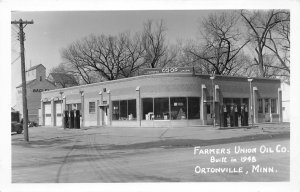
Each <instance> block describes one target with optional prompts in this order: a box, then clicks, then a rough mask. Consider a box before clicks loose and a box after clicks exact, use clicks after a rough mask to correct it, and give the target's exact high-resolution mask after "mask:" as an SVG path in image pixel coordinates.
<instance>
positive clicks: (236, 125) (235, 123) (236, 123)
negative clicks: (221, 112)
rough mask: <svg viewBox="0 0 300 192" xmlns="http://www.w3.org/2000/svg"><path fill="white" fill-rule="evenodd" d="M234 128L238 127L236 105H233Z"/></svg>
mask: <svg viewBox="0 0 300 192" xmlns="http://www.w3.org/2000/svg"><path fill="white" fill-rule="evenodd" d="M234 126H235V127H238V126H239V112H238V108H237V105H234Z"/></svg>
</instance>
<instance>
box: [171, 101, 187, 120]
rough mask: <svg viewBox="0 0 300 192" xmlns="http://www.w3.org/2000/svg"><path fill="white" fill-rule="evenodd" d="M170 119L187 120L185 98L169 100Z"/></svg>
mask: <svg viewBox="0 0 300 192" xmlns="http://www.w3.org/2000/svg"><path fill="white" fill-rule="evenodd" d="M170 100H171V119H176V120H181V119H183V120H184V119H187V105H186V98H185V97H177V98H171V99H170Z"/></svg>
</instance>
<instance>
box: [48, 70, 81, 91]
mask: <svg viewBox="0 0 300 192" xmlns="http://www.w3.org/2000/svg"><path fill="white" fill-rule="evenodd" d="M48 80H49V81H51V82H52V83H54V84H55V86H56V87H57V88H66V87H73V86H77V85H78V83H77V81H76V79H75V78H74V76H73V75H70V74H66V73H50V74H49V76H48Z"/></svg>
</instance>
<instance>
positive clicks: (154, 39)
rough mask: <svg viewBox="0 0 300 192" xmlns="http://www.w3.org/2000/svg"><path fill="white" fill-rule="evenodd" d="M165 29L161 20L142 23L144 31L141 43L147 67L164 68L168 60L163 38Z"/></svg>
mask: <svg viewBox="0 0 300 192" xmlns="http://www.w3.org/2000/svg"><path fill="white" fill-rule="evenodd" d="M165 32H166V27H165V25H164V23H163V21H162V20H161V21H160V22H157V23H155V24H154V23H153V21H152V20H149V21H147V22H146V23H144V30H143V33H142V43H143V48H144V50H145V54H144V59H145V62H146V65H147V67H150V68H156V67H164V66H165V65H166V64H167V63H168V62H166V61H167V60H168V59H167V58H163V57H164V56H166V52H167V49H168V47H167V46H166V42H165V36H166V33H165Z"/></svg>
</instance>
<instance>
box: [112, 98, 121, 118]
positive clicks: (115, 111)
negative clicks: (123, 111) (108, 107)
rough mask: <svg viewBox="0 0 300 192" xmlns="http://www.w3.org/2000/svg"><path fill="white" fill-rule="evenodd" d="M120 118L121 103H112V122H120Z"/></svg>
mask: <svg viewBox="0 0 300 192" xmlns="http://www.w3.org/2000/svg"><path fill="white" fill-rule="evenodd" d="M119 117H120V101H113V102H112V120H119Z"/></svg>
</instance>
